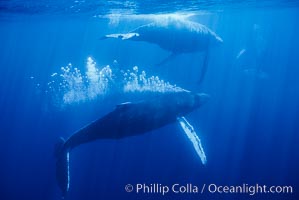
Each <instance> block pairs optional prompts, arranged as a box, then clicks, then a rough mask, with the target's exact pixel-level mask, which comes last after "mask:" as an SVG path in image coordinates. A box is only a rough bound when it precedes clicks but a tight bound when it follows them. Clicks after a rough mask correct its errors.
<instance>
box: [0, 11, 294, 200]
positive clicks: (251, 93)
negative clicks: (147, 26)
mask: <svg viewBox="0 0 299 200" xmlns="http://www.w3.org/2000/svg"><path fill="white" fill-rule="evenodd" d="M298 11H299V10H298V8H296V7H295V8H294V7H293V8H292V7H290V8H287V7H284V8H279V7H275V8H257V9H254V8H251V9H242V10H238V9H231V10H230V9H225V10H223V11H221V12H214V13H212V14H208V15H198V16H196V17H194V20H196V21H197V22H200V23H203V24H205V25H207V26H208V27H210V28H211V29H212V30H214V31H215V32H217V34H219V35H220V36H221V37H222V38H223V40H224V43H223V45H222V46H220V47H217V48H213V49H212V51H211V54H210V60H209V69H208V73H207V76H206V79H205V81H204V84H203V85H202V86H201V87H200V88H198V85H197V84H196V80H197V78H198V74H199V69H200V66H201V63H202V54H201V53H195V54H186V55H181V56H179V57H177V58H175V60H173V61H171V62H170V63H168V64H167V65H166V66H163V67H155V66H154V65H155V64H156V63H158V62H159V61H160V60H162V59H163V58H165V57H166V56H167V55H168V53H167V52H165V51H163V50H161V49H160V48H159V47H158V46H155V45H151V44H147V43H143V42H140V43H137V42H136V43H134V42H127V41H125V42H124V41H114V40H105V41H101V40H99V38H100V36H102V35H104V34H108V33H113V32H119V31H128V30H131V29H132V28H135V27H137V26H138V25H141V24H143V23H144V21H143V20H139V21H138V20H137V21H130V20H128V19H127V20H124V21H120V24H119V25H118V26H113V25H109V21H108V20H107V19H100V18H92V17H90V16H89V17H86V16H63V15H50V14H40V15H39V14H35V15H29V14H13V15H12V14H9V13H6V14H3V15H2V16H1V19H0V36H1V37H0V46H1V47H0V110H1V114H0V125H1V127H0V133H1V139H0V161H1V164H0V199H3V200H4V199H5V200H10V199H31V200H33V199H59V197H60V191H59V189H58V187H57V185H56V180H55V158H54V155H53V151H54V144H55V143H56V141H57V138H58V137H60V136H63V137H65V138H67V137H69V136H70V135H71V134H72V133H73V132H75V131H76V130H77V129H79V128H81V127H82V126H84V125H85V124H87V123H89V122H90V121H92V120H94V119H97V118H99V117H101V116H103V115H104V114H105V113H107V112H108V111H110V110H112V109H113V107H114V105H115V104H116V103H118V99H116V98H115V99H109V100H106V101H96V100H94V101H87V102H82V103H80V104H74V105H71V106H66V107H64V108H63V109H61V108H59V107H55V105H51V103H49V96H48V95H46V94H45V93H43V92H39V90H38V89H37V88H36V83H40V84H41V85H42V86H45V85H46V84H47V82H48V81H49V79H50V75H51V74H52V73H54V72H57V71H59V70H60V67H61V66H65V65H67V64H68V63H69V62H71V63H72V64H73V65H74V66H76V67H78V68H80V69H81V70H82V71H84V67H85V62H86V59H87V57H88V56H92V57H93V58H94V59H95V61H96V62H97V64H98V66H104V65H107V64H111V63H112V62H113V60H114V59H116V60H118V62H119V64H120V65H121V66H122V67H124V68H132V67H133V66H134V65H138V66H139V68H141V69H144V70H146V71H147V72H148V73H149V74H152V75H159V77H160V78H161V79H164V80H167V81H169V82H171V83H174V84H177V85H179V86H182V87H184V88H186V89H190V90H195V91H202V92H206V93H208V94H210V95H211V97H212V98H211V101H210V102H209V103H208V104H206V105H205V106H204V107H202V108H201V109H199V110H197V111H195V112H194V113H192V114H190V116H186V118H187V119H188V120H189V121H190V123H191V124H192V125H193V126H194V128H195V129H196V130H197V132H198V133H199V135H200V138H201V140H202V142H203V146H204V149H205V151H206V155H207V159H208V163H207V165H206V166H203V165H202V164H201V162H200V159H199V158H198V157H197V155H196V153H195V151H194V150H193V147H192V146H191V144H190V142H189V141H188V139H187V138H186V137H185V136H184V134H183V133H181V131H180V129H179V127H178V125H176V124H172V125H169V126H167V127H164V128H162V129H159V130H156V131H153V132H151V133H147V134H145V135H142V136H138V137H131V138H126V139H123V140H119V141H112V140H111V141H108V140H107V141H96V142H94V143H90V144H88V145H83V146H80V148H77V149H74V150H73V151H72V152H71V161H70V163H71V168H70V170H71V190H70V194H69V197H70V199H206V198H211V199H217V198H220V199H249V198H250V199H296V197H297V198H298V186H299V182H298V178H299V170H298V169H299V149H298V144H299V135H298V134H299V78H298V77H299V76H298V74H299V69H298V63H299V62H298V61H299V54H298V46H299V39H298V34H299V28H298V25H299V24H298V20H297V19H298V18H299V12H298ZM254 24H258V26H259V27H261V29H262V30H263V33H262V34H261V35H262V37H263V38H264V39H265V40H266V42H265V44H263V46H258V44H255V38H256V37H257V36H256V35H254V34H255V33H254V28H253V27H254ZM254 45H257V46H254ZM262 47H263V48H264V51H263V55H262V58H260V59H258V66H259V69H262V70H263V71H264V72H265V73H267V75H268V78H266V79H262V78H258V77H257V76H256V75H253V76H251V75H250V74H249V75H248V74H247V75H246V73H244V71H243V68H242V66H241V65H240V64H236V62H237V61H236V56H237V54H238V52H239V51H240V50H241V49H243V48H244V49H246V50H247V51H248V52H249V53H248V54H247V55H248V57H249V58H247V60H246V61H243V62H245V64H246V63H247V62H249V63H250V60H251V61H252V59H256V55H255V54H256V52H255V51H256V50H257V49H259V48H262ZM253 67H256V65H254V66H253ZM31 76H33V77H35V79H34V80H32V79H30V77H31ZM42 90H43V88H42ZM128 183H131V184H136V183H148V184H151V183H161V184H165V185H172V184H174V183H180V184H186V183H192V184H194V185H198V186H201V185H202V184H204V183H206V184H210V183H215V184H218V185H242V184H243V183H247V184H253V185H254V184H256V183H259V184H261V185H264V184H265V185H268V186H271V185H291V186H293V190H294V194H285V195H283V194H267V195H261V194H257V195H255V196H249V195H248V194H242V195H236V194H230V195H229V194H222V195H216V194H208V193H205V194H203V195H200V194H183V195H173V194H172V195H171V194H169V195H167V196H164V197H163V196H161V195H158V194H143V195H142V194H138V195H136V194H133V193H126V192H125V190H124V186H125V185H126V184H128Z"/></svg>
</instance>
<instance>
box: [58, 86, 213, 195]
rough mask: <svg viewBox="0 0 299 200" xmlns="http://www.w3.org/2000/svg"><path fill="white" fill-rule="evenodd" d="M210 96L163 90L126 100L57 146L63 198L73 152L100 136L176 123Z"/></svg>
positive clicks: (128, 133) (129, 133)
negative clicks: (153, 95)
mask: <svg viewBox="0 0 299 200" xmlns="http://www.w3.org/2000/svg"><path fill="white" fill-rule="evenodd" d="M208 97H209V96H208V95H207V94H204V93H199V94H196V93H192V92H189V91H182V92H169V93H160V94H159V95H157V96H156V97H155V98H152V99H149V100H144V101H140V102H136V103H123V104H120V105H118V106H116V108H115V110H113V111H112V112H110V113H108V114H107V115H105V116H104V117H102V118H100V119H98V120H96V121H94V122H92V123H90V124H89V125H87V126H85V127H83V128H82V129H80V130H78V131H77V132H76V133H75V134H73V135H72V136H71V137H70V138H69V139H67V140H66V141H64V140H63V139H62V138H61V141H60V142H59V143H58V144H57V145H56V150H55V155H56V178H57V182H58V185H59V187H60V189H61V190H62V196H63V198H64V197H65V196H66V194H67V192H68V190H69V183H70V174H69V152H70V151H71V150H72V149H73V148H75V147H77V146H79V145H81V144H84V143H88V142H91V141H95V140H98V139H120V138H124V137H128V136H134V135H139V134H143V133H146V132H148V131H151V130H154V129H158V128H160V127H163V126H165V125H167V124H170V123H173V122H176V121H177V119H178V118H180V117H183V116H185V115H186V114H188V113H190V112H192V111H193V110H195V109H197V108H199V107H200V106H201V105H202V104H204V103H205V102H206V101H207V99H209V98H208Z"/></svg>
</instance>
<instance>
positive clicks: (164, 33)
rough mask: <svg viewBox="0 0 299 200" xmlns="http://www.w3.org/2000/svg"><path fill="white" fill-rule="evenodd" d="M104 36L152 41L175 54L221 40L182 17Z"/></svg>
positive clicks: (204, 47) (209, 31) (203, 49)
mask: <svg viewBox="0 0 299 200" xmlns="http://www.w3.org/2000/svg"><path fill="white" fill-rule="evenodd" d="M105 38H119V39H122V40H132V41H144V42H148V43H153V44H157V45H158V46H160V47H161V48H162V49H164V50H167V51H170V52H172V53H175V54H181V53H192V52H197V51H206V50H207V49H208V48H209V46H213V45H217V44H221V43H222V42H223V41H222V39H221V38H220V37H219V36H218V35H217V34H216V33H215V32H213V31H212V30H210V29H209V28H208V27H207V26H205V25H203V24H200V23H197V22H193V21H189V20H182V19H167V20H165V19H164V20H161V21H160V20H158V21H155V22H152V23H149V24H146V25H143V26H140V27H138V28H136V29H135V30H133V31H131V32H129V33H124V34H122V33H120V34H109V35H105V36H104V37H103V39H105Z"/></svg>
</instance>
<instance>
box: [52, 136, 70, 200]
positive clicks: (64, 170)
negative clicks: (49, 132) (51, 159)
mask: <svg viewBox="0 0 299 200" xmlns="http://www.w3.org/2000/svg"><path fill="white" fill-rule="evenodd" d="M64 144H65V140H64V139H63V138H59V141H58V142H57V144H56V146H55V157H56V180H57V183H58V186H59V187H60V189H61V191H62V199H64V198H65V196H66V194H67V192H68V191H69V183H70V173H69V151H68V150H67V149H65V148H64Z"/></svg>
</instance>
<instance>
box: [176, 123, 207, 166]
mask: <svg viewBox="0 0 299 200" xmlns="http://www.w3.org/2000/svg"><path fill="white" fill-rule="evenodd" d="M177 120H178V122H179V124H180V126H181V128H182V129H183V132H184V133H185V134H186V135H187V137H188V139H189V140H190V141H191V142H192V144H193V147H194V149H195V151H196V153H197V155H198V156H199V158H200V160H201V162H202V164H204V165H205V164H206V163H207V158H206V154H205V152H204V149H203V147H202V144H201V141H200V139H199V137H198V136H197V134H196V132H195V130H194V128H193V126H192V125H191V124H190V123H189V122H188V121H187V120H186V118H185V117H179V118H177Z"/></svg>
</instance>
